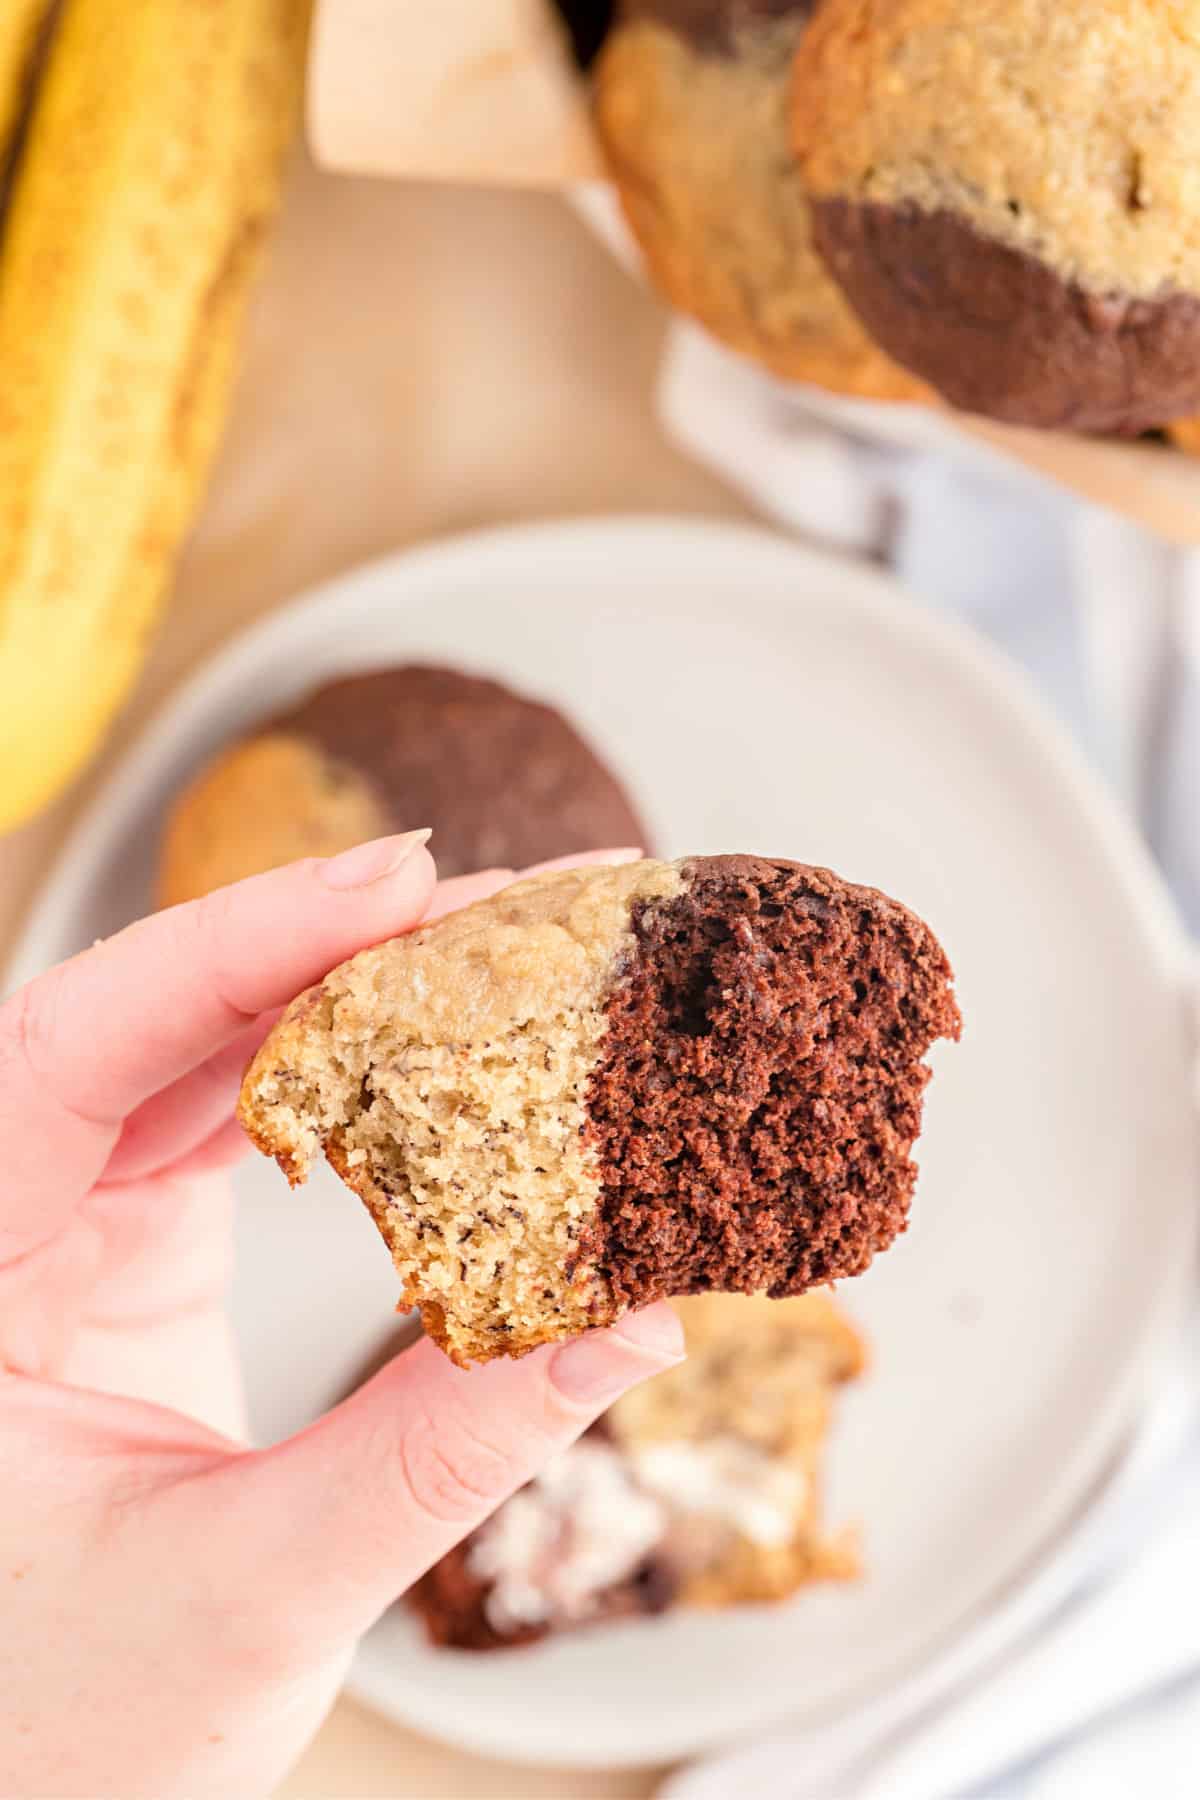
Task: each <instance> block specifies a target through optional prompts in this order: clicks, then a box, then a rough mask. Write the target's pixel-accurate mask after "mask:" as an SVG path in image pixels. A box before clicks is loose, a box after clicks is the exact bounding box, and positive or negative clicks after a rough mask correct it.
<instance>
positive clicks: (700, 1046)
mask: <svg viewBox="0 0 1200 1800" xmlns="http://www.w3.org/2000/svg"><path fill="white" fill-rule="evenodd" d="M633 932H634V937H635V940H636V945H637V949H636V953H635V956H634V958H633V961H632V964H631V966H630V968H629V971H628V973H627V975H626V976H625V978H624V979H623V980H622V981H621V982H620V983H619V984H618V986H617V988H616V989H615V991H614V992H613V994H612V995H611V997H610V999H609V1002H608V1008H607V1030H606V1033H605V1037H604V1040H603V1043H602V1045H601V1054H600V1060H599V1062H598V1064H597V1066H596V1068H595V1070H594V1072H593V1074H592V1078H591V1086H590V1090H589V1094H588V1128H589V1131H590V1133H591V1138H592V1142H593V1143H594V1145H595V1148H596V1154H597V1160H598V1164H599V1170H600V1179H601V1200H600V1206H599V1210H598V1213H597V1217H596V1222H595V1225H594V1228H593V1235H592V1237H591V1239H590V1240H589V1248H591V1249H592V1253H593V1254H594V1256H595V1258H596V1262H597V1265H598V1267H599V1269H600V1270H601V1272H602V1275H603V1277H604V1279H605V1281H606V1283H607V1284H608V1287H609V1289H610V1291H611V1293H612V1294H613V1296H614V1298H615V1299H616V1300H617V1301H618V1302H619V1303H623V1304H629V1305H634V1304H637V1303H639V1302H642V1301H645V1300H646V1299H648V1298H651V1297H655V1298H657V1297H659V1296H662V1295H669V1294H690V1293H699V1292H704V1291H705V1290H708V1289H721V1290H725V1291H729V1290H735V1291H737V1292H741V1293H752V1292H755V1291H757V1290H760V1289H762V1290H765V1291H766V1292H768V1293H770V1294H773V1295H778V1294H795V1293H800V1292H802V1291H803V1290H804V1289H806V1288H810V1287H814V1286H818V1285H820V1284H822V1283H825V1282H829V1281H834V1280H837V1279H839V1278H840V1277H842V1276H848V1275H858V1274H860V1273H861V1272H862V1270H863V1269H865V1268H866V1267H867V1266H868V1264H869V1263H870V1262H871V1260H872V1258H873V1257H874V1255H875V1253H876V1252H877V1251H878V1250H884V1249H886V1248H887V1246H888V1245H889V1244H890V1243H891V1242H892V1240H893V1239H894V1238H895V1237H896V1236H897V1235H898V1233H900V1232H901V1231H903V1230H904V1227H905V1221H906V1218H907V1214H908V1209H909V1204H910V1201H911V1198H912V1190H913V1185H914V1182H915V1180H916V1166H915V1164H914V1163H913V1162H912V1161H911V1160H910V1158H909V1155H908V1151H909V1148H910V1146H911V1145H912V1143H913V1142H914V1140H915V1139H916V1137H917V1135H918V1133H919V1131H920V1128H921V1096H922V1093H923V1092H924V1088H925V1084H926V1082H927V1081H928V1079H929V1071H928V1069H927V1068H926V1066H925V1064H924V1063H923V1062H922V1060H921V1059H922V1057H923V1056H924V1054H925V1052H926V1050H927V1049H928V1047H929V1044H930V1042H931V1040H932V1038H933V1037H935V1036H940V1035H943V1034H944V1033H947V1032H950V1031H952V1030H953V1029H954V1018H953V1003H952V1002H951V1001H950V1000H949V996H948V994H947V980H948V975H949V971H948V968H947V964H946V960H945V957H944V956H943V954H942V951H941V949H940V947H939V946H938V944H937V943H936V942H935V941H934V940H933V938H932V936H931V935H930V933H929V931H928V929H927V928H926V927H925V926H924V925H923V924H922V923H921V922H920V920H918V919H917V918H916V917H915V916H914V915H913V914H911V913H909V912H907V911H906V910H905V909H904V908H902V907H899V906H897V905H895V903H894V902H891V901H888V900H886V899H885V898H884V897H883V896H882V895H879V894H876V893H873V892H871V891H870V890H866V889H862V888H851V887H849V886H847V885H846V884H845V883H843V882H840V881H839V880H838V879H837V878H836V877H835V876H831V875H830V874H829V873H828V872H827V871H825V870H819V869H810V868H806V867H803V866H801V865H798V864H793V863H786V862H771V861H768V860H766V859H765V858H762V857H753V856H725V857H712V858H706V859H704V860H701V861H698V862H697V863H695V864H694V865H693V866H692V875H691V879H690V881H689V883H688V885H687V887H686V889H685V890H684V891H683V892H682V893H680V894H678V895H677V896H675V897H674V898H673V899H671V900H667V901H663V902H659V903H651V904H646V903H639V904H637V905H636V906H635V908H634V912H633Z"/></svg>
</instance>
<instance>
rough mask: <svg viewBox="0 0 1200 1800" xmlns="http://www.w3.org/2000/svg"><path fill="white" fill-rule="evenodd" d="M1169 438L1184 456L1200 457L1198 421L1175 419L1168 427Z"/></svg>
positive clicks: (1199, 428)
mask: <svg viewBox="0 0 1200 1800" xmlns="http://www.w3.org/2000/svg"><path fill="white" fill-rule="evenodd" d="M1170 437H1171V442H1172V443H1173V444H1174V445H1175V446H1176V448H1177V449H1179V450H1182V451H1183V452H1184V454H1185V455H1186V456H1200V419H1176V420H1175V423H1174V424H1173V425H1172V426H1171V427H1170Z"/></svg>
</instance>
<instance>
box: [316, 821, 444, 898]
mask: <svg viewBox="0 0 1200 1800" xmlns="http://www.w3.org/2000/svg"><path fill="white" fill-rule="evenodd" d="M432 836H433V831H432V829H430V830H428V831H405V832H403V833H402V834H401V835H400V836H399V837H387V838H374V839H372V841H371V842H370V843H369V844H355V846H354V848H353V850H343V851H342V853H341V855H340V856H330V857H327V858H326V859H325V861H324V862H323V863H322V864H321V865H320V868H319V870H318V873H319V874H320V877H321V880H322V881H323V882H324V883H325V886H326V887H331V888H333V889H335V890H336V891H337V892H344V891H345V890H346V889H348V888H362V887H370V886H371V884H372V883H373V882H376V881H382V880H383V879H384V877H385V876H386V875H394V874H395V873H396V870H397V869H399V868H400V867H401V866H402V864H404V863H406V862H407V861H408V859H409V857H410V856H411V855H412V853H413V851H414V850H419V849H420V848H421V845H422V844H427V843H428V842H429V840H430V838H431V837H432Z"/></svg>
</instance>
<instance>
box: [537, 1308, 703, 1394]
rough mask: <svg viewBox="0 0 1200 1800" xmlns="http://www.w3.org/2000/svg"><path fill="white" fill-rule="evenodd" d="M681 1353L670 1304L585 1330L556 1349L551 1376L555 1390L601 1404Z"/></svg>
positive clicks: (679, 1334)
mask: <svg viewBox="0 0 1200 1800" xmlns="http://www.w3.org/2000/svg"><path fill="white" fill-rule="evenodd" d="M683 1357H684V1343H683V1327H682V1326H681V1325H680V1323H679V1320H678V1318H677V1317H676V1316H675V1314H674V1313H673V1312H672V1311H671V1309H670V1307H669V1306H651V1307H648V1308H647V1310H646V1311H645V1312H637V1313H630V1314H629V1316H628V1317H627V1318H625V1319H622V1321H621V1323H620V1324H619V1325H616V1326H613V1327H612V1328H611V1329H610V1330H608V1331H589V1332H588V1334H587V1336H586V1337H581V1338H576V1339H575V1340H574V1342H573V1343H570V1344H564V1345H563V1346H562V1348H561V1350H558V1351H556V1352H555V1355H554V1360H553V1362H552V1363H551V1365H550V1379H551V1381H552V1382H553V1383H554V1385H555V1387H556V1388H557V1389H558V1391H559V1393H560V1394H564V1395H565V1396H566V1398H567V1399H568V1400H574V1401H577V1402H579V1403H580V1404H583V1405H589V1406H595V1405H604V1404H605V1403H606V1402H608V1401H610V1400H615V1399H617V1397H618V1395H620V1394H623V1393H625V1392H626V1390H627V1389H628V1388H631V1387H634V1386H636V1384H637V1383H638V1382H639V1381H644V1380H645V1379H646V1378H647V1376H650V1375H659V1374H661V1373H662V1371H663V1370H664V1369H670V1368H673V1367H674V1365H675V1364H676V1363H679V1362H682V1361H683Z"/></svg>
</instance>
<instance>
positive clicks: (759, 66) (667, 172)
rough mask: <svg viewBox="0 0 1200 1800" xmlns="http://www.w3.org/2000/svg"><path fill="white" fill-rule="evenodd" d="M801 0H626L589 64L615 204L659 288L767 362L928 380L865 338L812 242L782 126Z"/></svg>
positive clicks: (882, 393)
mask: <svg viewBox="0 0 1200 1800" xmlns="http://www.w3.org/2000/svg"><path fill="white" fill-rule="evenodd" d="M811 10H812V0H626V3H625V4H624V6H623V7H621V8H620V9H619V10H618V14H617V23H616V26H615V28H614V29H613V31H612V32H611V34H610V36H609V38H608V41H607V44H606V45H605V48H604V50H603V52H602V54H601V57H600V60H599V64H598V67H597V71H596V121H597V126H598V129H599V132H600V137H601V141H602V144H603V147H604V150H605V154H606V156H607V159H608V162H609V165H610V167H611V169H612V172H613V176H614V179H615V180H616V183H617V187H618V190H619V193H620V196H621V201H622V205H623V207H624V211H625V215H626V217H627V219H628V221H629V224H630V227H631V229H632V230H633V232H634V235H635V236H636V238H637V240H638V242H639V244H640V246H641V249H642V252H643V254H644V256H645V258H646V262H647V264H648V266H649V269H650V272H651V274H652V276H653V277H654V279H655V281H656V283H657V284H658V286H659V287H660V288H661V289H662V290H663V292H664V293H665V294H666V296H667V297H668V299H670V300H671V301H672V302H673V304H674V305H676V306H678V307H680V308H681V309H682V310H683V311H685V312H689V313H691V314H693V315H694V316H695V317H696V318H698V319H699V320H700V321H701V322H702V323H703V324H704V325H706V326H707V327H708V329H709V330H710V331H712V332H713V333H714V335H715V336H717V337H719V338H720V339H722V340H723V342H725V343H726V344H728V345H730V346H731V348H733V349H735V350H739V351H741V352H743V353H744V354H746V355H749V356H752V357H754V358H756V359H757V360H758V361H760V362H762V363H764V364H765V365H766V366H767V367H768V368H770V369H772V370H773V371H774V372H775V373H776V374H778V375H782V376H784V377H785V378H787V379H790V380H795V381H807V382H813V383H816V384H817V385H819V386H822V387H827V388H832V389H836V390H839V391H842V392H845V393H850V394H860V395H868V396H873V397H876V398H879V399H900V400H908V399H917V398H919V397H921V396H922V394H923V392H924V390H923V389H922V387H921V385H920V383H918V382H917V381H916V380H914V379H913V378H912V377H911V376H910V375H909V374H907V372H906V371H904V370H901V369H900V368H898V367H897V366H896V365H895V364H894V363H892V362H890V361H889V359H888V358H887V357H886V356H884V355H883V353H882V352H881V351H879V350H877V349H876V348H875V346H874V345H873V344H872V343H871V341H870V339H869V338H868V336H867V334H866V332H865V331H864V330H863V329H862V327H861V326H860V325H859V323H858V320H857V319H856V318H855V316H854V314H853V312H852V310H851V308H850V307H849V306H848V305H847V303H846V301H845V299H844V298H843V296H842V294H841V292H840V290H839V289H838V287H837V285H836V284H835V283H834V281H833V280H832V279H831V278H830V276H829V274H828V273H827V271H826V269H825V267H824V264H823V263H822V260H821V258H820V256H819V255H818V253H817V251H816V248H815V246H814V244H813V242H812V231H811V219H810V215H809V206H808V200H807V197H806V195H805V192H804V188H803V185H802V182H801V179H800V171H799V168H798V166H797V163H796V159H795V156H794V154H793V152H792V148H791V142H790V122H789V99H790V94H791V69H792V62H793V59H794V57H795V53H796V47H797V45H798V44H799V42H800V39H801V36H802V34H803V33H804V31H805V29H806V26H807V23H808V18H809V14H810V12H811Z"/></svg>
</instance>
